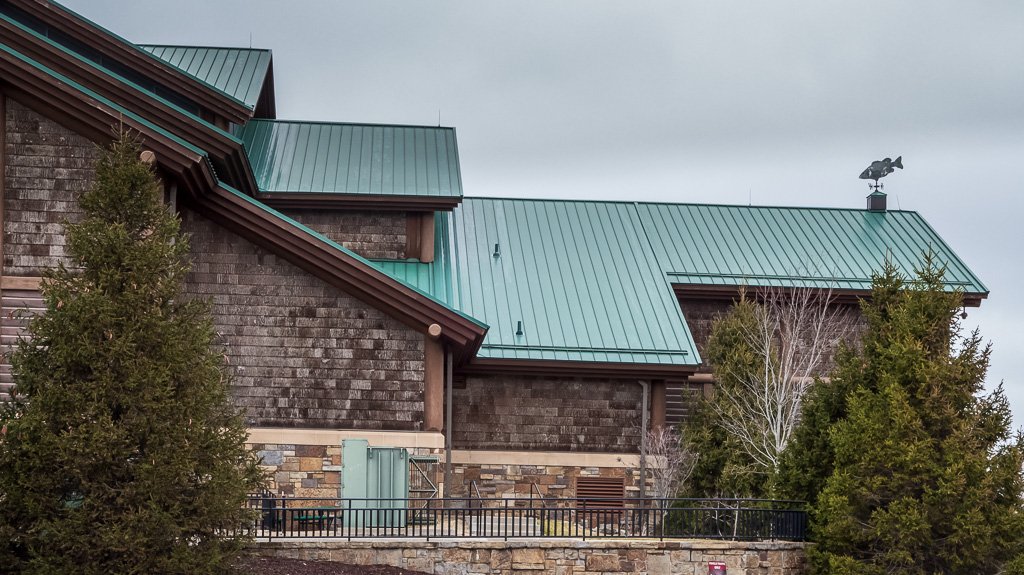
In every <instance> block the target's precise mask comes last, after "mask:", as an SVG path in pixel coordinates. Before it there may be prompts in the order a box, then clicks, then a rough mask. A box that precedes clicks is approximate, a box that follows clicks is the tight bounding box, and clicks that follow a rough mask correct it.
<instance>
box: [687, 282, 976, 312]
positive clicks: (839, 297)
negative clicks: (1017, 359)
mask: <svg viewBox="0 0 1024 575" xmlns="http://www.w3.org/2000/svg"><path fill="white" fill-rule="evenodd" d="M742 289H743V290H745V291H746V292H747V293H748V294H752V295H755V296H756V295H758V294H762V293H764V292H765V291H767V290H769V289H775V290H779V291H780V292H781V293H784V294H785V293H792V292H794V291H797V290H800V289H813V291H815V292H820V293H822V294H824V293H826V292H827V291H829V290H825V289H821V288H794V287H776V288H766V287H760V286H743V287H742ZM672 290H673V291H674V292H675V294H676V298H677V299H679V300H691V301H692V300H712V301H734V300H736V299H737V298H739V295H740V290H741V286H725V285H703V284H677V283H674V284H672ZM831 296H832V299H833V300H834V301H835V303H841V304H856V303H859V302H860V300H870V299H871V290H856V289H833V290H831ZM963 297H964V305H965V306H966V307H979V306H980V305H981V300H983V299H985V298H987V297H988V293H964V295H963Z"/></svg>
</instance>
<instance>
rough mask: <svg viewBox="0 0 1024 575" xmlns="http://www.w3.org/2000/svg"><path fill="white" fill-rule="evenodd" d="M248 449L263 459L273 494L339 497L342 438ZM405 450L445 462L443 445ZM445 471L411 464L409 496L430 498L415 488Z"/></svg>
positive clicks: (435, 481)
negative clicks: (322, 443) (325, 442)
mask: <svg viewBox="0 0 1024 575" xmlns="http://www.w3.org/2000/svg"><path fill="white" fill-rule="evenodd" d="M249 448H250V449H252V450H253V451H255V452H256V455H258V456H259V458H260V460H261V467H262V469H263V471H264V473H265V477H266V478H267V490H268V491H270V493H271V494H273V495H279V496H290V497H325V498H337V497H339V496H340V494H341V484H342V471H343V469H344V467H343V466H344V460H343V459H342V448H341V441H338V442H335V443H331V444H330V445H301V444H281V443H250V444H249ZM406 451H407V452H408V453H409V455H411V456H433V457H435V458H437V459H438V460H439V461H440V462H442V463H443V461H444V449H441V448H427V447H409V448H406ZM421 470H422V474H421ZM442 472H443V467H442V465H441V464H437V465H434V466H421V469H417V468H416V467H415V466H413V465H410V466H409V487H410V495H411V496H412V497H428V496H429V495H428V494H425V493H417V492H416V491H415V490H416V488H425V487H427V485H426V483H425V482H424V479H425V477H424V476H426V479H429V481H431V482H432V483H433V484H434V485H438V484H440V483H442V481H441V479H442ZM307 505H308V504H307Z"/></svg>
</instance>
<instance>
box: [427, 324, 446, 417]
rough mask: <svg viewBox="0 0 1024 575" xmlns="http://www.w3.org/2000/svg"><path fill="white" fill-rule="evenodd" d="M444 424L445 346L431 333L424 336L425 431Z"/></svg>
mask: <svg viewBox="0 0 1024 575" xmlns="http://www.w3.org/2000/svg"><path fill="white" fill-rule="evenodd" d="M443 425H444V348H443V347H442V346H441V343H440V342H439V341H437V340H436V339H434V338H432V337H430V336H429V335H428V336H426V337H424V338H423V431H441V429H442V427H443Z"/></svg>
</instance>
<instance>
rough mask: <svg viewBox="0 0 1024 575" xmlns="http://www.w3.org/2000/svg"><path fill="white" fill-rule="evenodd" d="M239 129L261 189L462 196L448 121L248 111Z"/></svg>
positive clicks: (383, 194)
mask: <svg viewBox="0 0 1024 575" xmlns="http://www.w3.org/2000/svg"><path fill="white" fill-rule="evenodd" d="M239 137H240V138H241V139H242V141H243V142H244V143H245V145H246V150H247V153H248V154H249V162H250V164H251V165H252V169H253V173H254V174H255V176H256V180H257V182H258V184H259V186H260V191H262V192H272V193H290V192H291V193H300V192H301V193H327V194H362V195H380V196H392V195H394V196H418V197H451V198H461V197H462V186H461V176H460V175H459V167H458V155H457V154H458V152H457V147H456V143H455V133H454V130H452V129H451V128H435V127H428V126H385V125H373V124H331V123H324V122H287V121H281V120H264V119H256V120H251V121H249V122H248V123H247V124H246V125H245V126H243V127H242V128H241V129H240V131H239ZM282 139H284V140H287V141H291V142H293V144H292V145H290V146H289V147H287V148H283V147H279V146H274V145H268V141H269V142H270V143H273V142H276V141H279V140H282Z"/></svg>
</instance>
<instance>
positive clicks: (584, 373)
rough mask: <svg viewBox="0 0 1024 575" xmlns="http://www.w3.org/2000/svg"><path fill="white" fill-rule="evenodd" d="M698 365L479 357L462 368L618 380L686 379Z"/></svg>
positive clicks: (489, 372) (470, 372)
mask: <svg viewBox="0 0 1024 575" xmlns="http://www.w3.org/2000/svg"><path fill="white" fill-rule="evenodd" d="M697 369H698V366H692V365H658V364H647V363H602V362H589V361H555V360H536V359H534V360H530V359H489V358H476V359H473V360H471V361H470V362H469V363H468V364H467V365H464V366H462V367H460V368H459V371H458V373H459V374H466V375H485V374H486V375H499V374H517V375H537V376H557V377H609V378H616V379H679V378H682V379H685V378H687V377H689V376H690V375H692V374H694V373H696V372H697Z"/></svg>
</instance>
